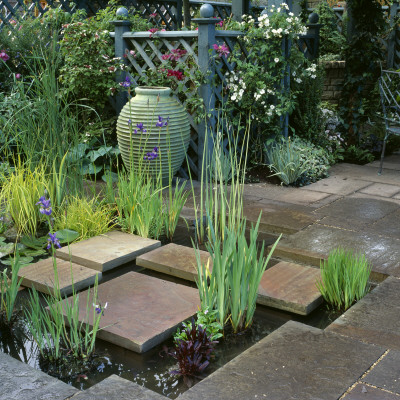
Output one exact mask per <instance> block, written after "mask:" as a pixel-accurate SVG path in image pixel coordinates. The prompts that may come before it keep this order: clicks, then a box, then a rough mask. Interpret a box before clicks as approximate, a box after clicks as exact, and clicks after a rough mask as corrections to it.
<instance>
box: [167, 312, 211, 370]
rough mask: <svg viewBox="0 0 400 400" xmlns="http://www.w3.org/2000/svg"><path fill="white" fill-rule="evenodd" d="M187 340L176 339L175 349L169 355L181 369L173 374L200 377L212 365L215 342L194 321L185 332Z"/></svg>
mask: <svg viewBox="0 0 400 400" xmlns="http://www.w3.org/2000/svg"><path fill="white" fill-rule="evenodd" d="M184 335H185V339H176V340H175V348H174V350H173V351H172V352H170V353H168V354H169V355H171V356H172V357H174V358H175V359H176V360H177V361H178V367H179V369H177V370H175V371H171V373H172V374H175V375H182V376H183V377H199V375H200V374H201V373H202V372H203V371H204V369H205V368H206V367H207V366H208V365H209V364H210V359H211V357H212V354H213V352H214V345H215V344H216V343H218V342H216V341H213V340H212V339H211V336H210V335H208V333H207V331H206V329H205V328H203V327H202V326H201V325H196V324H195V322H194V320H192V323H191V325H190V326H186V327H185V330H184Z"/></svg>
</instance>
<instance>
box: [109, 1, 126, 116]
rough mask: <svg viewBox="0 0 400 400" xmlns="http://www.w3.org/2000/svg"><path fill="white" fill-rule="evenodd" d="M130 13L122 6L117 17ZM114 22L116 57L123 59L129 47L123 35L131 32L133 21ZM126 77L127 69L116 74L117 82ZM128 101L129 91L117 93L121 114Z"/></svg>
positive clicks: (117, 108) (116, 104) (116, 100)
mask: <svg viewBox="0 0 400 400" xmlns="http://www.w3.org/2000/svg"><path fill="white" fill-rule="evenodd" d="M127 15H128V10H127V9H126V8H125V7H120V8H118V10H117V17H118V16H127ZM112 23H113V24H114V32H115V37H114V39H115V41H114V46H115V57H120V58H121V60H125V58H124V55H125V49H127V48H128V46H127V44H126V43H125V39H124V37H123V34H124V33H125V32H129V31H130V29H131V23H130V22H129V21H126V20H120V21H112ZM125 78H126V72H125V71H118V72H117V73H116V76H115V80H116V82H117V83H120V82H123V81H124V80H125ZM127 101H128V93H127V92H125V91H123V92H119V93H117V94H116V98H115V109H116V112H117V113H118V114H119V112H120V111H121V110H122V107H123V106H124V105H125V103H126V102H127Z"/></svg>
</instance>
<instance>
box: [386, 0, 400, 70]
mask: <svg viewBox="0 0 400 400" xmlns="http://www.w3.org/2000/svg"><path fill="white" fill-rule="evenodd" d="M398 8H399V3H398V2H397V1H394V2H393V4H391V5H390V9H389V24H390V28H391V32H390V35H389V37H388V41H387V59H386V64H387V65H386V67H387V68H394V54H395V51H396V30H397V28H396V26H395V23H396V20H395V18H396V16H397V10H398Z"/></svg>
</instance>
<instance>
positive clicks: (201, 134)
mask: <svg viewBox="0 0 400 400" xmlns="http://www.w3.org/2000/svg"><path fill="white" fill-rule="evenodd" d="M200 16H201V18H194V19H193V20H192V21H193V22H196V23H197V24H198V25H199V31H198V32H199V34H198V46H199V47H198V60H199V69H200V71H201V72H202V73H204V74H208V75H207V81H208V83H205V84H203V85H201V87H200V89H199V92H200V96H201V98H202V99H203V101H204V106H205V112H206V115H205V120H204V121H202V122H201V123H200V124H199V130H198V152H197V154H198V170H199V175H200V174H201V171H202V162H203V154H204V143H205V142H206V140H205V139H206V135H208V137H207V150H206V151H207V153H208V159H210V157H211V154H212V149H213V140H212V139H213V136H212V135H213V133H214V129H215V124H216V117H215V89H214V87H213V84H212V82H213V80H214V75H215V66H214V63H213V62H210V61H212V59H211V58H212V55H211V54H210V50H212V49H213V47H212V46H213V44H215V43H216V42H215V23H216V22H219V21H220V19H219V18H213V16H214V7H213V6H211V5H210V4H203V5H202V6H201V7H200ZM212 52H214V51H213V50H212V51H211V53H212Z"/></svg>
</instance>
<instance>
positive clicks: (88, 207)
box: [54, 196, 114, 240]
mask: <svg viewBox="0 0 400 400" xmlns="http://www.w3.org/2000/svg"><path fill="white" fill-rule="evenodd" d="M112 221H113V210H112V209H111V208H110V207H109V206H108V205H107V204H105V203H104V202H101V201H99V199H98V198H97V197H93V198H91V199H89V198H87V197H84V196H83V197H68V198H67V201H66V202H65V205H64V207H62V208H61V209H60V210H59V211H58V212H57V213H56V215H55V223H54V228H55V230H56V231H59V230H63V229H71V230H73V231H76V232H78V233H79V237H78V240H84V239H88V238H90V237H93V236H97V235H101V234H103V233H106V232H108V231H110V230H111V229H112V228H113V227H114V224H113V223H112Z"/></svg>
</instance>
